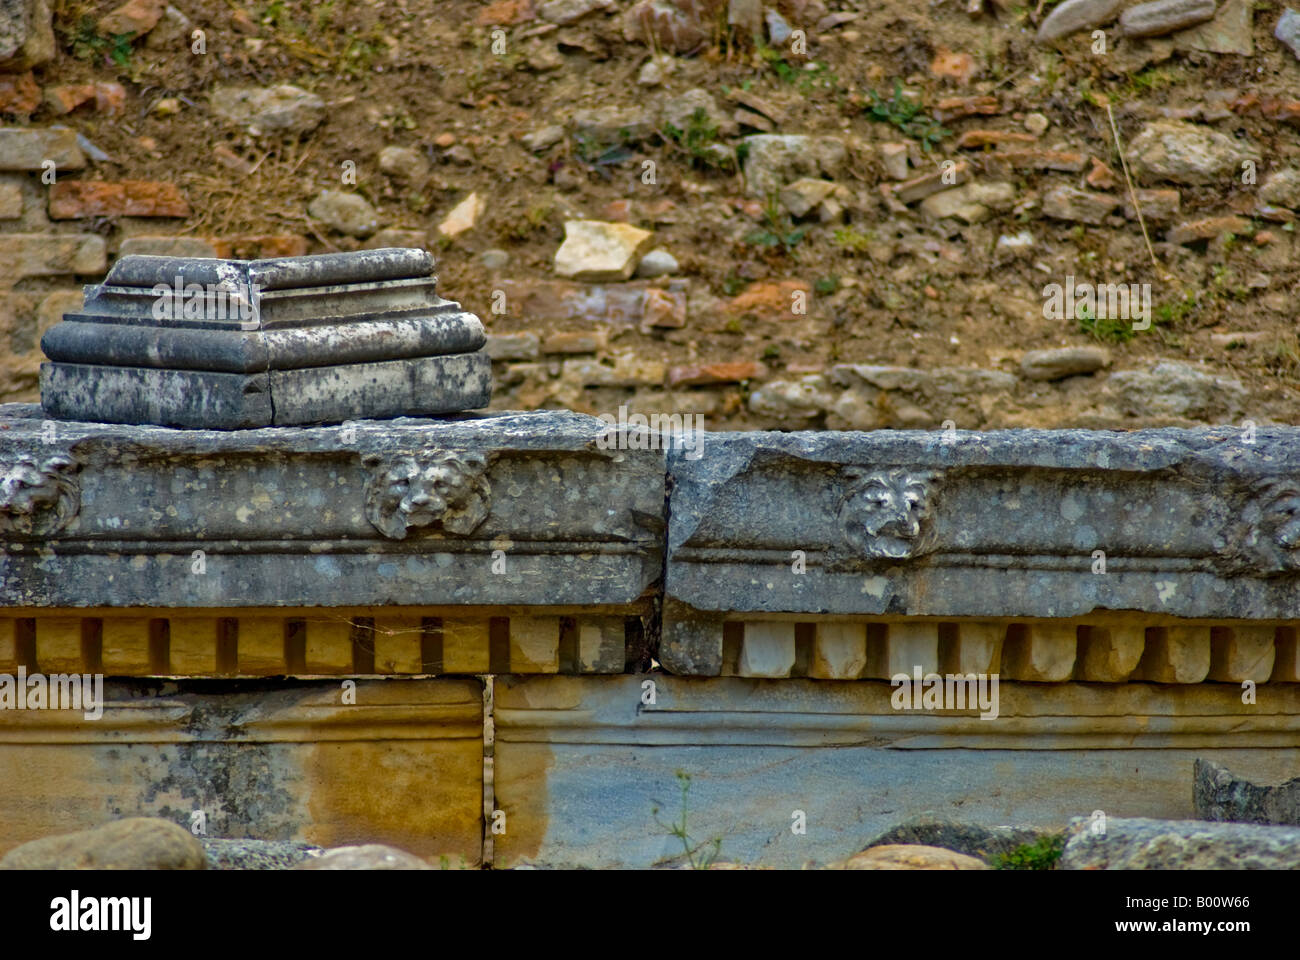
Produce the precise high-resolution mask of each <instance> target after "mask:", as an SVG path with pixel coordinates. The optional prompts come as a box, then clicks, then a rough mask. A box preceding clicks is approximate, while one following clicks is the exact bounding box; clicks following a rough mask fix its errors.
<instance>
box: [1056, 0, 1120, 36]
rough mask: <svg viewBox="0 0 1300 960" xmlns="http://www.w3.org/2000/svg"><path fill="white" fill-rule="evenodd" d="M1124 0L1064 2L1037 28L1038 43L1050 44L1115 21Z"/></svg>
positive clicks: (1076, 0)
mask: <svg viewBox="0 0 1300 960" xmlns="http://www.w3.org/2000/svg"><path fill="white" fill-rule="evenodd" d="M1125 2H1126V0H1065V2H1064V3H1062V4H1059V5H1058V6H1056V7H1055V8H1053V10H1052V12H1051V13H1049V14H1048V15H1047V17H1046V19H1044V20H1043V22H1042V25H1041V26H1039V28H1038V42H1039V43H1051V42H1053V41H1055V40H1060V39H1061V38H1063V37H1068V36H1069V35H1070V34H1072V33H1076V32H1078V31H1079V30H1087V29H1089V28H1091V27H1099V26H1101V25H1102V24H1103V23H1106V22H1107V21H1109V20H1113V19H1115V17H1116V15H1117V14H1118V13H1119V11H1120V9H1121V8H1123V6H1124V4H1125Z"/></svg>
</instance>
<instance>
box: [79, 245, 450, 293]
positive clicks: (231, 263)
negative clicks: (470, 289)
mask: <svg viewBox="0 0 1300 960" xmlns="http://www.w3.org/2000/svg"><path fill="white" fill-rule="evenodd" d="M432 274H433V255H432V254H430V253H429V251H427V250H421V249H418V248H414V247H387V248H382V249H378V250H358V251H355V252H348V253H320V254H314V255H312V256H306V257H275V258H272V259H268V260H214V259H211V258H203V259H199V258H193V259H191V258H181V257H152V256H145V255H130V256H125V257H121V258H119V259H118V260H117V262H116V263H114V264H113V267H112V269H111V270H109V271H108V276H107V277H105V283H109V284H113V285H116V286H131V287H153V286H155V285H157V284H163V285H166V286H170V285H171V284H172V283H173V282H174V281H175V278H176V277H177V276H178V275H179V276H180V277H182V278H183V280H184V282H185V283H187V284H189V283H198V284H205V285H206V284H219V283H222V282H235V283H240V282H242V283H243V284H245V285H250V284H254V283H256V284H257V285H258V286H259V287H261V288H262V289H263V290H289V289H295V288H299V287H328V286H335V285H338V284H345V283H365V282H373V281H380V280H404V279H409V278H412V277H428V276H432Z"/></svg>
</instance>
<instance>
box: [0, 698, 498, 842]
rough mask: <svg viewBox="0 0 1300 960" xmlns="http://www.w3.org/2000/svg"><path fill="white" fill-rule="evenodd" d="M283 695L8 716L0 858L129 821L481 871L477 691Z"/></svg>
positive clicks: (117, 703) (0, 790) (111, 701)
mask: <svg viewBox="0 0 1300 960" xmlns="http://www.w3.org/2000/svg"><path fill="white" fill-rule="evenodd" d="M347 695H348V699H347V700H345V699H344V690H343V688H342V686H341V685H340V684H339V683H338V682H332V683H312V684H297V685H293V686H289V687H285V686H271V685H269V684H265V683H263V684H245V685H243V686H242V687H240V688H239V689H235V690H232V689H230V688H229V685H226V686H225V687H218V688H215V689H213V688H212V686H211V685H210V684H207V683H204V682H198V683H192V684H188V685H182V686H181V687H180V688H179V689H178V687H177V685H176V684H175V683H168V684H161V683H158V682H152V683H150V682H130V683H126V682H121V683H109V684H107V685H105V687H104V697H105V701H106V702H105V703H104V704H103V705H102V706H103V713H102V715H101V716H99V717H98V718H92V719H87V718H86V717H85V716H84V714H83V712H82V711H80V710H7V711H5V717H4V722H3V723H0V810H3V811H4V816H3V817H0V853H4V852H6V851H8V850H10V849H11V848H13V847H15V846H17V845H19V844H21V843H26V842H27V841H29V840H35V839H38V838H40V837H45V836H50V835H52V834H58V833H65V832H70V831H73V830H79V829H85V828H87V827H90V826H96V825H98V824H100V823H105V822H107V821H109V820H114V819H118V818H121V817H129V816H148V817H163V818H166V819H169V820H172V821H173V822H175V823H177V824H179V825H181V826H183V827H185V828H186V829H190V828H191V827H192V826H193V825H194V824H195V822H196V821H195V819H194V815H195V813H196V812H199V811H201V812H202V815H203V821H202V823H203V826H204V828H205V831H206V833H205V835H206V836H220V837H244V838H255V839H259V840H283V841H302V842H308V843H313V844H317V845H320V846H343V845H348V844H356V843H389V844H392V845H394V846H400V847H402V848H403V849H405V850H409V851H410V852H412V853H414V854H416V855H418V856H421V857H425V858H428V859H430V860H431V862H432V863H434V864H435V865H436V864H437V863H438V862H439V858H440V857H442V856H446V857H447V858H448V859H449V860H450V861H451V864H452V865H453V866H457V865H460V864H461V863H464V864H469V865H474V864H477V863H479V862H480V859H481V855H482V836H483V753H482V749H483V696H482V685H481V683H480V682H479V681H476V680H468V679H466V680H461V679H455V680H453V679H438V680H409V681H405V682H402V683H389V682H384V681H382V680H379V681H374V680H371V681H367V680H361V681H357V683H356V686H355V689H354V690H350V691H347Z"/></svg>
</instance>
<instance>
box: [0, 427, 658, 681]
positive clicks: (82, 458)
mask: <svg viewBox="0 0 1300 960" xmlns="http://www.w3.org/2000/svg"><path fill="white" fill-rule="evenodd" d="M606 436H607V434H606V425H605V424H604V423H602V422H601V421H600V420H598V419H596V418H595V417H589V416H584V415H580V414H574V413H569V412H565V411H536V412H531V413H492V414H484V415H474V414H461V415H457V416H456V417H453V418H449V419H444V420H430V419H418V418H396V419H393V420H385V421H366V420H357V421H349V422H346V423H344V424H343V425H340V426H328V427H323V426H322V427H301V428H299V427H273V428H265V429H257V430H237V431H222V430H176V429H169V428H163V427H152V426H130V425H115V424H106V423H84V422H70V421H62V420H54V419H50V418H49V417H48V416H43V414H42V411H41V409H40V408H39V407H36V406H35V405H31V404H10V405H4V406H0V473H5V472H7V471H13V472H14V473H15V474H16V473H17V472H19V471H20V470H21V471H22V472H23V473H24V475H26V476H29V478H30V479H31V482H32V486H31V490H32V494H31V497H30V499H24V500H23V502H19V501H18V500H17V499H14V500H12V501H5V502H3V503H0V526H2V527H3V529H4V532H3V533H2V534H0V608H4V607H17V608H31V607H78V608H85V607H98V606H113V607H145V608H173V607H194V608H204V612H202V613H200V612H198V611H196V613H195V616H196V617H200V618H202V617H214V616H216V615H217V614H214V613H212V612H211V611H213V610H221V609H230V608H232V607H267V606H269V607H315V606H322V607H340V606H344V607H357V606H379V605H387V604H397V605H403V606H418V605H424V606H450V607H473V606H480V607H485V608H486V607H495V606H498V605H524V606H530V607H531V606H541V607H553V606H560V605H571V606H578V607H591V608H593V609H590V610H587V611H586V613H588V614H605V615H615V614H617V615H622V614H624V613H636V614H637V615H641V614H642V613H643V612H644V610H645V608H646V606H647V605H648V603H649V598H650V597H651V596H652V588H653V586H654V584H655V583H656V582H657V581H658V580H659V578H660V577H661V575H662V569H663V547H662V538H663V533H664V526H665V520H664V453H663V451H661V450H650V449H642V448H641V447H631V446H630V445H628V444H622V445H621V446H622V448H620V444H619V443H618V442H617V437H616V438H615V442H612V443H610V444H609V449H603V448H602V447H601V446H600V445H599V444H598V441H600V440H602V438H605V437H606ZM408 495H409V496H408ZM138 615H140V616H143V615H144V614H138ZM229 615H230V614H226V616H229ZM435 615H436V614H435ZM493 615H502V614H490V613H487V612H486V611H471V610H466V612H465V613H464V614H463V616H464V617H466V618H471V617H479V616H482V617H484V618H486V617H488V616H493ZM200 626H201V628H202V630H203V631H204V636H206V637H208V638H209V640H208V642H206V643H205V647H206V648H207V649H210V648H211V647H212V643H211V642H210V641H211V634H212V632H213V630H214V629H215V621H212V620H208V621H205V622H204V623H203V624H201V625H200ZM172 652H173V659H175V654H176V652H177V643H176V636H175V635H173V642H172Z"/></svg>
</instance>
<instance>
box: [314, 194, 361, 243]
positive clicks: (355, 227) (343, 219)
mask: <svg viewBox="0 0 1300 960" xmlns="http://www.w3.org/2000/svg"><path fill="white" fill-rule="evenodd" d="M307 213H308V214H309V215H310V216H311V217H312V218H313V219H316V220H319V221H321V222H322V223H324V224H325V225H326V226H327V227H330V228H332V229H334V230H337V231H338V232H339V233H346V234H348V235H349V236H353V237H362V238H364V237H368V236H370V235H371V234H372V233H374V232H375V231H376V230H378V229H379V214H378V213H376V212H375V208H374V207H372V206H371V205H370V203H369V201H367V200H366V198H365V197H363V196H361V195H360V194H356V193H344V192H343V191H342V190H322V191H321V192H320V193H318V194H316V199H315V200H313V201H312V202H311V203H310V204H309V205H308V207H307Z"/></svg>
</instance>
